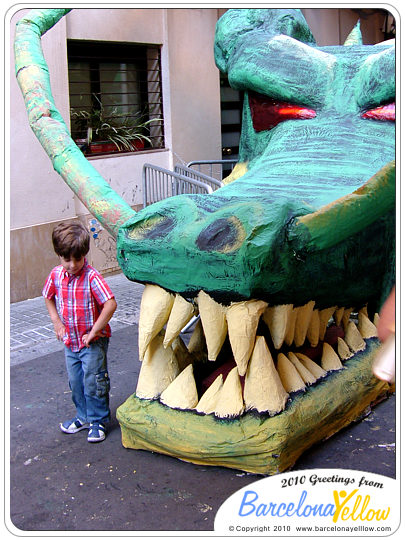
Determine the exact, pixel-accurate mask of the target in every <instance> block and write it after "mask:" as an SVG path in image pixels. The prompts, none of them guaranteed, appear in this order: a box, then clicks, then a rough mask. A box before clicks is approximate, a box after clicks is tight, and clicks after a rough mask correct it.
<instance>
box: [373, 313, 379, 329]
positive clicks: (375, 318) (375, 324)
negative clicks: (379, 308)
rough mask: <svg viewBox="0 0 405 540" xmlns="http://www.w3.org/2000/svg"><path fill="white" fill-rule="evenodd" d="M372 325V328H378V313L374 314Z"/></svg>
mask: <svg viewBox="0 0 405 540" xmlns="http://www.w3.org/2000/svg"><path fill="white" fill-rule="evenodd" d="M373 323H374V326H375V327H376V328H378V325H379V324H380V315H379V314H378V313H374V319H373Z"/></svg>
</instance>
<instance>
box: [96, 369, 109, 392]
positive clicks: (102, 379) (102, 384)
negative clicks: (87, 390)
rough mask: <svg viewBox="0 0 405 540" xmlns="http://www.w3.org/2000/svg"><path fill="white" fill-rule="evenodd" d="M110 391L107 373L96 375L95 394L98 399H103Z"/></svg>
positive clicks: (101, 372)
mask: <svg viewBox="0 0 405 540" xmlns="http://www.w3.org/2000/svg"><path fill="white" fill-rule="evenodd" d="M109 391H110V378H109V376H108V372H107V371H100V373H97V374H96V392H97V396H98V397H104V396H106V395H107V394H108V392H109Z"/></svg>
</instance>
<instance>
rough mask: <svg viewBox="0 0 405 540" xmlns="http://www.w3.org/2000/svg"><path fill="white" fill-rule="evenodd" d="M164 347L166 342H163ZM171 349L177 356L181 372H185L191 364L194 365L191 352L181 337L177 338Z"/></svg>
mask: <svg viewBox="0 0 405 540" xmlns="http://www.w3.org/2000/svg"><path fill="white" fill-rule="evenodd" d="M163 346H164V342H163ZM171 348H172V350H173V352H174V354H175V356H176V360H177V363H178V365H179V370H180V371H183V369H184V368H186V367H187V366H188V365H189V364H192V362H193V357H192V355H191V354H190V352H189V350H188V349H187V346H186V344H185V343H184V341H183V340H182V339H181V337H180V336H177V337H176V338H175V339H174V340H173V342H172V344H171Z"/></svg>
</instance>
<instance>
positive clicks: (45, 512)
mask: <svg viewBox="0 0 405 540" xmlns="http://www.w3.org/2000/svg"><path fill="white" fill-rule="evenodd" d="M108 281H109V283H110V285H111V288H112V289H113V290H114V292H115V294H116V296H117V301H118V306H119V308H118V310H117V312H116V314H115V316H114V319H113V321H112V327H113V337H112V339H111V343H110V348H109V372H110V377H111V408H112V411H113V417H114V418H113V421H112V423H111V426H110V431H109V434H108V437H107V439H106V440H105V441H104V442H103V443H101V444H93V445H90V444H88V443H87V441H86V433H85V432H84V431H82V432H80V433H78V434H76V435H65V434H63V433H62V432H61V431H60V430H59V427H58V425H59V422H60V421H62V420H65V419H67V418H69V417H71V416H72V412H73V409H72V404H71V399H70V392H69V389H68V385H67V380H66V373H65V367H64V353H63V350H62V349H61V346H60V344H59V343H58V342H56V341H55V339H54V337H53V335H52V327H51V325H50V324H49V320H48V318H47V314H46V309H45V306H44V302H43V300H42V298H39V299H34V300H28V301H26V302H20V303H17V304H13V305H12V306H11V333H12V343H11V353H10V361H11V371H10V382H11V393H10V401H11V403H10V422H11V435H10V516H9V520H8V522H7V523H8V527H9V530H11V531H12V532H13V533H14V534H22V531H31V532H32V531H36V532H37V533H38V532H41V531H44V532H45V531H47V534H48V533H49V531H51V532H52V531H55V532H62V531H64V532H65V533H68V532H69V531H70V532H77V531H84V532H86V531H115V532H119V531H122V532H123V531H129V532H131V531H132V532H133V534H134V535H135V534H136V533H138V535H140V534H141V533H142V531H161V532H162V531H164V532H166V534H167V535H170V532H171V535H172V536H173V531H177V533H176V534H175V536H179V532H180V531H193V532H198V531H200V532H201V535H203V532H204V531H205V532H207V533H208V532H209V531H212V530H213V524H214V518H215V514H216V512H217V510H218V508H219V506H220V505H221V504H222V503H223V502H224V501H225V499H226V498H227V497H228V496H230V495H231V494H232V493H234V492H235V491H237V490H238V489H240V488H242V487H244V486H246V485H248V484H250V483H251V482H253V481H255V480H258V479H260V477H259V476H258V475H252V474H246V473H243V472H241V471H236V470H231V469H225V468H221V467H207V466H198V465H193V464H190V463H185V462H183V461H180V460H177V459H174V458H171V457H168V456H163V455H160V454H156V453H151V452H145V451H135V450H129V449H125V448H123V446H122V444H121V436H120V428H119V425H118V423H117V421H116V419H115V411H116V408H117V407H118V406H119V405H120V404H121V403H123V401H125V399H126V398H127V397H128V396H129V395H131V394H132V393H133V392H134V391H135V387H136V381H137V376H138V372H139V366H140V363H139V361H138V358H137V330H138V326H137V322H138V319H139V301H140V297H141V294H142V286H139V285H135V284H133V283H130V282H129V281H128V280H126V278H125V277H123V276H122V275H117V276H112V277H110V278H108ZM313 468H342V469H343V468H351V469H357V470H361V471H365V472H367V471H368V472H375V473H379V474H382V475H385V476H389V477H395V396H392V397H391V398H390V399H388V400H386V401H384V402H382V403H381V404H379V405H378V406H377V407H376V408H375V409H374V410H373V411H372V412H371V413H370V414H369V415H368V416H367V417H366V418H365V419H364V420H363V421H361V422H359V423H356V424H352V425H351V426H349V427H348V428H346V429H344V430H342V431H341V432H340V433H338V434H337V435H335V436H334V437H331V438H330V439H328V440H327V441H325V442H324V443H322V444H320V445H317V446H315V447H313V448H312V449H310V450H309V451H308V452H306V453H305V454H304V455H303V456H302V457H301V458H300V459H299V461H298V462H297V463H296V465H295V467H294V469H295V470H303V469H313ZM6 517H7V516H6ZM38 535H39V533H38V534H37V536H38Z"/></svg>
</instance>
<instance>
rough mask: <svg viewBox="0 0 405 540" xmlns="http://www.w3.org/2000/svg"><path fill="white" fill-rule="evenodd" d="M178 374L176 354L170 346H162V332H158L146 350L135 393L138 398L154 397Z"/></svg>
mask: <svg viewBox="0 0 405 540" xmlns="http://www.w3.org/2000/svg"><path fill="white" fill-rule="evenodd" d="M178 374H179V366H178V364H177V360H176V356H175V354H174V352H173V350H172V349H171V348H168V349H165V348H164V347H163V334H158V335H157V336H156V337H155V338H154V339H153V340H152V341H151V343H150V344H149V346H148V348H147V350H146V354H145V358H144V360H143V362H142V366H141V371H140V373H139V378H138V384H137V387H136V392H135V393H136V395H137V397H139V398H143V399H155V398H157V397H159V396H160V394H161V393H162V392H163V391H164V390H166V388H167V387H168V386H169V384H170V383H171V382H172V381H173V380H174V379H175V378H176V377H177V375H178Z"/></svg>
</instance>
